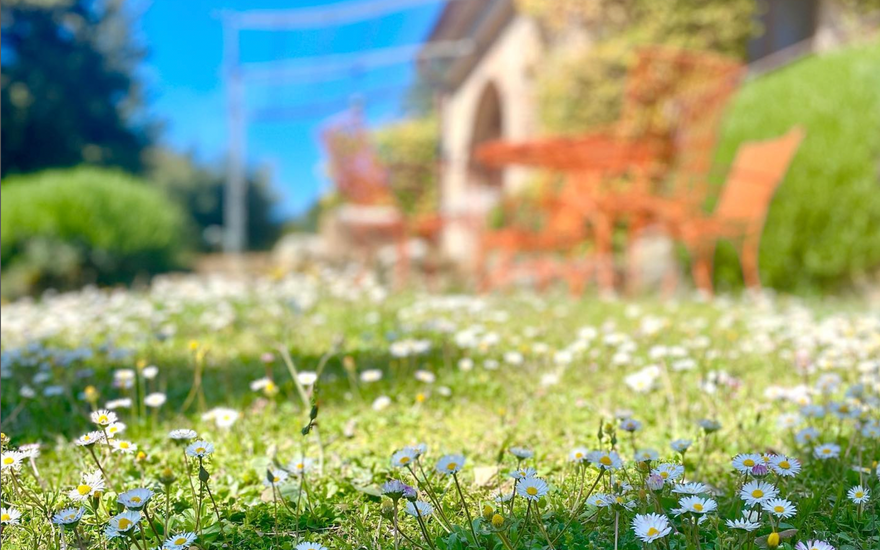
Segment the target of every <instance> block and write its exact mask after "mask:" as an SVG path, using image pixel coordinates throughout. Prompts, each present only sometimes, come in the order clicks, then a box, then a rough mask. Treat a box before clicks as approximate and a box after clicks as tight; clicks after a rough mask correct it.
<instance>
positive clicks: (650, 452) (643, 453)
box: [633, 449, 660, 462]
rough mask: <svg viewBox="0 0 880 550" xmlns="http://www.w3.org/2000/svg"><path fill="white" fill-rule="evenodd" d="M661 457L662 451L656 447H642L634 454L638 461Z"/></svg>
mask: <svg viewBox="0 0 880 550" xmlns="http://www.w3.org/2000/svg"><path fill="white" fill-rule="evenodd" d="M658 458H660V453H658V452H657V451H655V450H654V449H640V450H638V451H636V453H635V454H634V455H633V459H634V460H635V461H636V462H653V461H655V460H657V459H658Z"/></svg>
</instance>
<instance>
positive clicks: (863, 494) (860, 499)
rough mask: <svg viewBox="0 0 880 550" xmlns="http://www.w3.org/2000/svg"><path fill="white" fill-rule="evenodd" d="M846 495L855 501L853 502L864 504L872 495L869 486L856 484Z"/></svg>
mask: <svg viewBox="0 0 880 550" xmlns="http://www.w3.org/2000/svg"><path fill="white" fill-rule="evenodd" d="M846 496H847V497H848V498H849V499H850V500H851V501H852V502H853V504H864V503H866V502H868V499H869V498H870V497H871V491H869V490H868V488H867V487H863V486H861V485H856V486H855V487H853V488H852V489H850V490H849V492H847V493H846Z"/></svg>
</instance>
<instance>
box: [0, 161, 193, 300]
mask: <svg viewBox="0 0 880 550" xmlns="http://www.w3.org/2000/svg"><path fill="white" fill-rule="evenodd" d="M2 194H3V196H2V234H0V253H2V256H3V292H4V295H7V296H8V295H11V294H19V293H22V292H30V291H34V290H39V289H41V288H47V287H55V288H59V287H60V288H66V287H72V286H76V285H79V284H83V283H99V284H112V283H120V282H130V281H132V280H133V279H135V278H136V277H138V276H141V275H146V274H150V273H156V272H160V271H165V270H169V269H173V268H175V267H177V266H178V265H179V260H180V254H181V252H182V250H183V249H184V248H185V246H184V243H182V242H181V238H182V236H184V235H186V234H187V231H186V228H187V224H186V217H185V215H184V213H183V212H182V211H181V210H180V209H179V208H178V207H177V206H176V205H175V204H173V203H172V202H171V201H169V200H168V198H167V197H166V196H165V195H164V194H163V193H162V192H161V191H159V190H158V189H156V188H154V187H150V186H149V185H148V184H146V183H145V182H143V181H141V180H138V179H136V178H134V177H132V176H129V175H126V174H124V173H122V172H118V171H111V170H104V169H98V168H87V167H81V168H75V169H68V170H51V171H46V172H40V173H37V174H30V175H24V176H14V177H10V178H7V179H5V180H4V181H3V187H2Z"/></svg>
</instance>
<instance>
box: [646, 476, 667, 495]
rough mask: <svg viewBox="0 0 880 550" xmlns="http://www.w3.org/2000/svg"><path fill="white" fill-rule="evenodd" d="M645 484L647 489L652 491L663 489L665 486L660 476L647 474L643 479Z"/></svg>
mask: <svg viewBox="0 0 880 550" xmlns="http://www.w3.org/2000/svg"><path fill="white" fill-rule="evenodd" d="M645 483H646V484H647V485H648V489H651V490H652V491H659V490H661V489H663V485H664V484H665V482H664V481H663V478H662V477H660V474H648V477H647V478H645Z"/></svg>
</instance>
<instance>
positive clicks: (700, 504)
mask: <svg viewBox="0 0 880 550" xmlns="http://www.w3.org/2000/svg"><path fill="white" fill-rule="evenodd" d="M678 505H679V507H680V509H681V510H682V511H684V512H692V513H695V514H708V513H709V512H713V511H714V510H715V508H717V507H718V504H717V503H716V502H715V501H714V500H712V499H711V498H700V497H696V496H689V497H684V498H683V499H681V500H679V501H678Z"/></svg>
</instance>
